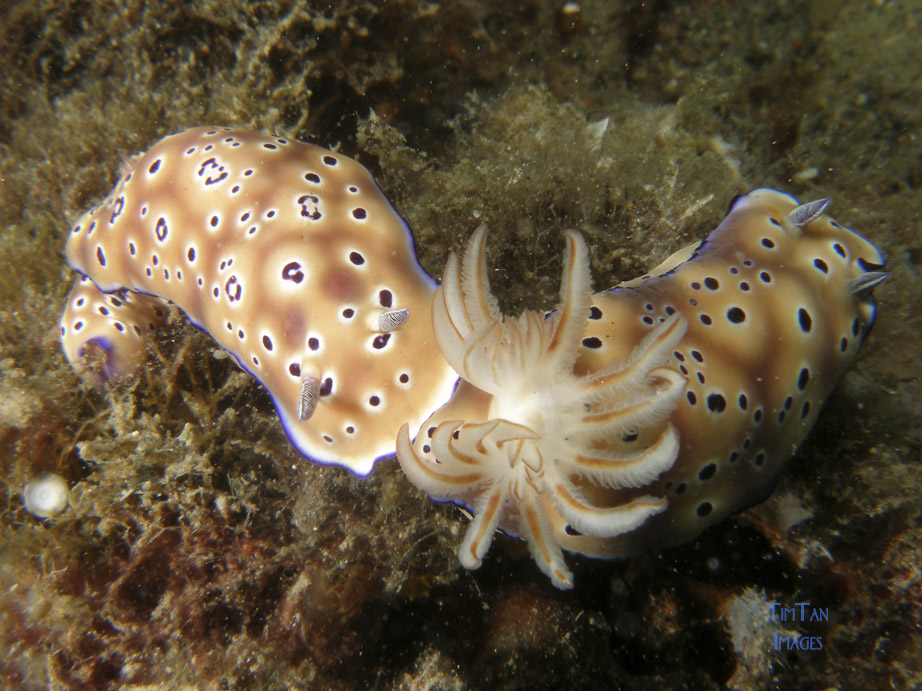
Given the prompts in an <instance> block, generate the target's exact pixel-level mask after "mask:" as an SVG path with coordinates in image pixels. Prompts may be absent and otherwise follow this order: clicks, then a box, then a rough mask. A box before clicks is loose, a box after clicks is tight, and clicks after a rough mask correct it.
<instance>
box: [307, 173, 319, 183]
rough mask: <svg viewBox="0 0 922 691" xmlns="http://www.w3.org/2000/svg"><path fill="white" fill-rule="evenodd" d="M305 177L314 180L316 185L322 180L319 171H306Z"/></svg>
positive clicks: (309, 180) (310, 180)
mask: <svg viewBox="0 0 922 691" xmlns="http://www.w3.org/2000/svg"><path fill="white" fill-rule="evenodd" d="M304 179H305V180H307V181H308V182H313V183H314V184H315V185H316V184H318V183H319V182H320V176H319V175H317V173H305V174H304Z"/></svg>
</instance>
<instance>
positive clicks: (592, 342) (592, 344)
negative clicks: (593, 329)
mask: <svg viewBox="0 0 922 691" xmlns="http://www.w3.org/2000/svg"><path fill="white" fill-rule="evenodd" d="M583 346H584V347H586V348H601V347H602V341H601V340H600V339H598V338H596V337H595V336H589V337H587V338H584V339H583Z"/></svg>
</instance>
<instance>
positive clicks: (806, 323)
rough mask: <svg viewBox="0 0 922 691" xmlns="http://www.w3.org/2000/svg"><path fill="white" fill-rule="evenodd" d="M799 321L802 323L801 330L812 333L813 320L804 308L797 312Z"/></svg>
mask: <svg viewBox="0 0 922 691" xmlns="http://www.w3.org/2000/svg"><path fill="white" fill-rule="evenodd" d="M797 320H798V321H799V322H800V330H801V331H803V332H804V333H807V334H808V333H810V330H811V329H812V328H813V318H812V317H811V316H810V313H809V312H808V311H807V310H805V309H804V308H803V307H801V308H800V309H799V310H797Z"/></svg>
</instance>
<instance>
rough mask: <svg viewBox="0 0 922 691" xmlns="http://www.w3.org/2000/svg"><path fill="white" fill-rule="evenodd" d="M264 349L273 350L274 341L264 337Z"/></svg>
mask: <svg viewBox="0 0 922 691" xmlns="http://www.w3.org/2000/svg"><path fill="white" fill-rule="evenodd" d="M263 348H265V349H266V350H272V339H271V338H269V337H268V336H263Z"/></svg>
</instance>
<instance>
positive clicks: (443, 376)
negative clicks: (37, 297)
mask: <svg viewBox="0 0 922 691" xmlns="http://www.w3.org/2000/svg"><path fill="white" fill-rule="evenodd" d="M125 167H126V170H125V171H124V174H123V176H122V178H121V179H120V180H119V182H118V183H117V185H116V187H115V189H114V190H113V191H112V193H111V194H110V195H109V196H108V197H107V198H106V199H105V200H104V202H103V203H102V204H100V205H99V206H98V207H97V208H95V209H92V210H90V211H89V212H87V213H86V214H84V215H83V216H82V217H81V218H80V219H79V220H78V221H77V223H76V225H75V226H74V227H73V229H72V231H71V232H70V235H69V237H68V240H67V246H66V256H67V261H68V263H69V264H70V266H71V267H72V268H74V269H75V270H76V271H78V272H79V273H80V274H81V275H82V277H81V278H80V279H79V280H78V281H77V284H76V285H75V287H74V289H73V291H72V293H71V295H70V296H69V298H68V300H67V304H66V307H65V310H64V315H63V317H62V320H61V339H62V343H63V347H64V352H65V354H66V356H67V358H68V359H69V360H70V362H71V363H73V364H74V366H75V367H76V369H77V370H78V371H79V372H80V373H81V374H82V375H83V376H84V378H85V379H87V380H88V381H89V382H91V383H97V384H98V383H100V382H102V381H104V380H106V379H113V378H117V377H120V376H124V375H126V374H130V373H131V372H132V371H134V370H135V369H137V367H138V366H139V365H140V364H141V363H142V362H143V360H144V356H145V339H146V338H147V336H148V334H149V333H150V332H151V331H153V330H154V329H156V328H157V325H158V324H159V323H160V321H161V320H162V317H163V316H164V314H165V310H164V306H165V304H168V303H173V304H175V305H177V306H178V307H179V308H180V309H181V310H182V311H183V312H184V313H185V314H186V315H187V316H188V318H189V319H190V320H191V321H192V322H193V323H194V324H195V325H196V326H198V327H199V328H201V329H202V330H204V331H205V332H207V333H208V334H210V335H211V336H212V337H213V338H214V339H215V340H216V341H217V342H218V343H219V344H220V346H221V347H222V348H224V349H225V350H226V351H228V352H229V353H231V354H232V355H233V356H234V357H235V358H236V360H237V362H238V364H239V365H240V366H241V367H242V368H244V369H245V370H247V371H248V372H250V373H251V374H253V376H255V377H256V378H257V379H258V380H259V381H260V382H261V383H262V384H263V386H265V388H266V389H267V390H268V392H269V393H270V395H271V396H272V399H273V401H274V403H275V407H276V409H277V411H278V414H279V417H280V418H281V420H282V424H283V426H284V429H285V431H286V433H287V434H288V437H289V438H290V440H291V441H292V443H293V444H294V446H295V447H296V448H297V449H298V451H300V452H301V453H302V454H303V455H304V456H307V457H308V458H310V459H311V460H314V461H317V462H320V463H335V464H340V465H343V466H345V467H347V468H349V469H350V470H351V471H353V472H354V473H356V474H358V475H366V474H367V473H369V472H370V471H371V469H372V467H373V465H374V462H375V460H376V459H378V458H380V457H383V456H387V455H391V454H393V451H394V438H395V436H396V433H397V430H398V428H399V427H400V425H401V424H402V423H404V422H407V421H414V420H415V421H416V423H415V424H417V425H418V424H419V423H420V422H421V421H422V420H423V419H425V418H426V416H428V415H429V414H430V413H431V412H432V410H434V409H435V408H436V407H438V406H439V405H441V404H442V403H444V402H445V401H446V400H447V399H448V397H449V395H450V393H451V391H452V389H453V387H454V384H455V382H456V380H457V376H456V375H455V374H454V373H453V372H452V370H451V368H450V367H449V366H448V365H447V363H445V362H444V360H443V359H442V358H441V357H440V356H439V355H438V349H437V346H436V341H435V338H434V335H433V332H432V325H431V320H430V318H429V309H430V302H431V296H432V293H433V291H434V290H435V282H434V281H433V280H432V279H431V278H430V277H429V276H428V275H427V274H426V273H425V272H424V271H423V270H422V268H421V267H420V266H419V264H418V262H417V260H416V254H415V252H414V249H413V238H412V236H411V234H410V232H409V230H408V228H407V226H406V224H405V223H404V221H403V219H401V218H400V216H399V215H398V214H397V213H396V211H394V209H393V208H392V207H391V205H390V203H389V202H388V201H387V199H386V198H385V197H384V195H383V194H382V193H381V191H380V190H379V189H378V187H377V185H376V184H375V182H374V180H373V179H372V177H371V175H370V174H369V172H368V171H367V170H366V169H365V168H364V167H363V166H362V165H360V164H359V163H357V162H356V161H353V160H351V159H350V158H348V157H346V156H343V155H342V154H339V153H334V152H331V151H327V150H325V149H322V148H319V147H316V146H312V145H309V144H305V143H301V142H297V141H292V140H289V139H285V138H282V137H275V136H267V135H263V134H259V133H255V132H249V131H240V130H233V129H229V128H221V127H199V128H194V129H189V130H185V131H182V132H179V133H177V134H173V135H170V136H168V137H166V138H164V139H162V140H160V141H159V142H158V143H156V144H155V145H154V146H153V147H152V148H151V149H150V150H149V151H147V152H146V153H144V154H143V155H139V156H136V157H134V158H132V159H131V160H130V161H129V162H128V163H127V165H126V166H125Z"/></svg>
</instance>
